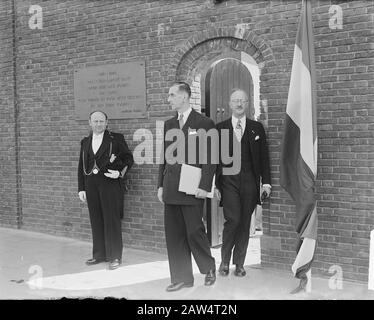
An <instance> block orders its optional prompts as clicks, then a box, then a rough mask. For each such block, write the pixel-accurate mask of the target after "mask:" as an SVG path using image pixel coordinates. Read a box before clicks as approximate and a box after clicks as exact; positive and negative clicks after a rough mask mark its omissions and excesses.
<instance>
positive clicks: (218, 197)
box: [214, 188, 221, 201]
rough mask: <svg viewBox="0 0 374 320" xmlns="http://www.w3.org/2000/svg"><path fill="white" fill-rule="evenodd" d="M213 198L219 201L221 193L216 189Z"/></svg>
mask: <svg viewBox="0 0 374 320" xmlns="http://www.w3.org/2000/svg"><path fill="white" fill-rule="evenodd" d="M214 197H215V198H217V199H218V201H221V192H219V190H218V189H217V188H214Z"/></svg>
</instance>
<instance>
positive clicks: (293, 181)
mask: <svg viewBox="0 0 374 320" xmlns="http://www.w3.org/2000/svg"><path fill="white" fill-rule="evenodd" d="M302 10H303V11H302V15H301V18H300V22H299V27H298V30H297V35H296V44H295V50H294V56H293V62H292V71H291V82H290V88H289V92H288V100H287V109H286V119H285V127H284V135H283V141H282V151H281V167H280V173H281V175H280V184H281V186H282V187H283V188H284V189H285V190H286V191H287V192H288V193H289V195H290V196H291V198H292V199H293V200H294V201H295V204H296V232H297V233H298V245H297V256H296V259H295V262H294V263H293V265H292V271H293V273H294V275H295V277H296V278H298V279H305V278H306V273H307V272H308V271H309V270H310V268H311V264H312V261H313V257H314V251H315V247H316V240H317V213H316V200H315V179H316V175H317V124H316V96H315V92H316V91H315V65H314V46H313V33H312V8H311V3H310V1H309V0H304V1H303V9H302Z"/></svg>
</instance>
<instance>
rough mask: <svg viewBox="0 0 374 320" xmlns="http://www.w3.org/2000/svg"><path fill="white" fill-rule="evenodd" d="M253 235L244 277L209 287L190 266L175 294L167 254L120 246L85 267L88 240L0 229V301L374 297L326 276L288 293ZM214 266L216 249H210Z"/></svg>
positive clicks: (285, 277) (286, 279) (286, 277)
mask: <svg viewBox="0 0 374 320" xmlns="http://www.w3.org/2000/svg"><path fill="white" fill-rule="evenodd" d="M259 237H260V235H258V234H257V235H256V236H255V237H253V238H251V239H250V246H249V249H248V254H247V256H248V257H247V260H246V263H245V264H246V265H245V268H246V270H247V276H246V277H244V278H237V277H235V276H234V275H233V274H230V275H229V276H228V277H226V278H223V277H220V276H218V278H217V281H216V283H215V284H214V286H212V287H205V286H204V285H203V281H204V276H203V275H201V274H199V272H198V269H197V267H196V265H194V270H195V285H194V287H192V288H188V289H183V290H180V291H178V292H174V293H168V292H166V291H165V288H166V286H167V285H169V283H170V280H169V269H168V262H167V257H166V256H165V255H162V254H158V253H154V252H146V251H141V250H134V249H128V248H125V249H124V261H123V265H122V266H121V268H119V269H117V270H114V271H110V270H107V265H106V264H105V263H102V264H99V265H96V266H91V267H88V266H86V265H85V264H84V261H85V260H86V259H88V258H90V257H91V243H89V242H83V241H77V240H72V239H68V238H62V237H54V236H50V235H45V234H40V233H35V232H28V231H23V230H14V229H7V228H0V299H59V298H61V297H74V298H76V297H95V298H104V297H116V298H126V299H130V300H148V299H150V300H163V299H165V300H215V299H219V300H221V299H222V300H253V299H261V300H267V299H276V300H279V299H287V300H310V299H312V300H314V299H319V300H320V299H322V300H324V299H350V300H351V299H374V291H368V290H367V286H365V285H362V284H357V283H349V282H345V283H344V284H343V289H342V290H331V289H329V285H328V279H320V278H313V282H312V286H313V287H312V292H311V293H309V294H307V293H301V294H297V295H290V294H289V292H290V291H291V290H292V289H293V288H294V287H296V285H297V284H298V280H296V279H294V278H293V277H292V274H291V273H284V272H276V271H274V270H268V269H263V268H261V265H260V250H259V246H260V245H259ZM212 250H213V254H214V256H215V257H217V259H216V262H217V267H218V264H219V262H220V261H219V249H212Z"/></svg>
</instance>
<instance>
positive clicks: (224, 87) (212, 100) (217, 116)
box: [202, 59, 253, 247]
mask: <svg viewBox="0 0 374 320" xmlns="http://www.w3.org/2000/svg"><path fill="white" fill-rule="evenodd" d="M202 88H205V92H204V94H205V101H204V102H205V105H204V107H205V108H204V110H205V114H206V115H207V116H209V117H210V118H211V119H213V120H214V122H215V123H219V122H221V121H223V120H226V119H228V118H229V117H231V110H230V108H229V105H228V103H229V98H230V92H231V90H232V89H234V88H238V89H243V90H244V91H245V92H247V94H248V95H249V110H250V109H251V108H252V109H253V80H252V77H251V74H250V72H249V71H248V69H247V67H246V66H245V65H244V64H243V63H242V62H241V61H239V60H236V59H224V60H222V61H220V62H218V63H217V64H215V65H214V66H213V67H211V68H210V69H209V70H208V72H207V74H206V76H205V83H204V85H203V86H202ZM204 94H203V95H202V96H203V97H204ZM249 110H248V114H247V117H249V118H251V116H250V112H249ZM223 224H224V217H223V209H222V207H220V206H219V202H218V201H217V199H211V200H208V201H207V232H208V236H209V241H210V244H211V246H212V247H216V246H219V245H221V244H222V230H223Z"/></svg>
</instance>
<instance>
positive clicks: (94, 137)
mask: <svg viewBox="0 0 374 320" xmlns="http://www.w3.org/2000/svg"><path fill="white" fill-rule="evenodd" d="M103 136H104V132H102V133H100V134H95V133H92V139H94V140H99V139H100V140H101V139H103Z"/></svg>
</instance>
